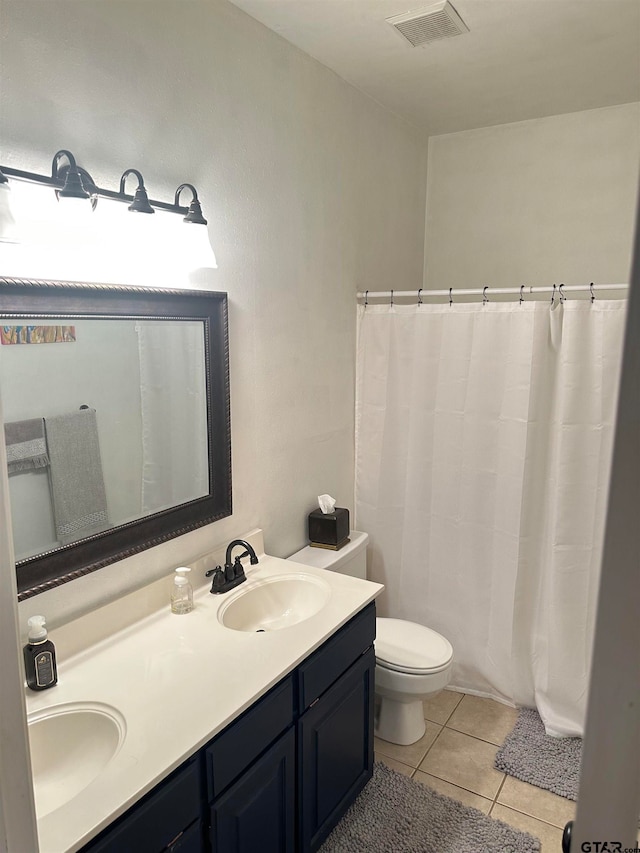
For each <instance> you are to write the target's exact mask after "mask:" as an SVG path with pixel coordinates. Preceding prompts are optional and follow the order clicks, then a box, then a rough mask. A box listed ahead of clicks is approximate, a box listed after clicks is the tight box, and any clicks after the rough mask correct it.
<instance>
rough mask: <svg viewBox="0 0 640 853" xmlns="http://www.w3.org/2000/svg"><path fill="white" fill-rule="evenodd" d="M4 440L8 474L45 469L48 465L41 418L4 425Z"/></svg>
mask: <svg viewBox="0 0 640 853" xmlns="http://www.w3.org/2000/svg"><path fill="white" fill-rule="evenodd" d="M4 440H5V442H6V445H7V463H8V464H7V468H8V469H9V473H10V474H15V473H17V472H18V471H30V470H33V469H34V468H46V466H47V465H48V464H49V456H48V454H47V442H46V440H45V436H44V420H43V419H42V418H32V419H31V420H28V421H14V422H13V423H8V424H5V425H4Z"/></svg>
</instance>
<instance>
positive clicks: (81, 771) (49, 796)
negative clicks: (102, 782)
mask: <svg viewBox="0 0 640 853" xmlns="http://www.w3.org/2000/svg"><path fill="white" fill-rule="evenodd" d="M28 724H29V748H30V752H31V770H32V774H33V789H34V796H35V804H36V816H37V817H38V819H40V818H43V817H44V816H45V815H48V814H50V813H51V812H53V811H55V810H56V809H59V808H60V806H63V805H65V804H66V803H68V802H69V801H70V800H72V799H73V798H74V797H76V796H77V795H78V794H79V793H80V792H81V791H83V790H84V789H85V788H86V787H87V785H89V784H90V783H91V782H93V780H94V779H96V777H97V776H98V775H99V774H100V773H101V772H102V770H104V768H105V767H106V766H107V764H108V763H109V762H110V761H111V759H112V758H113V757H114V755H115V754H116V753H117V752H118V750H119V749H120V747H121V745H122V742H123V740H124V736H125V732H126V725H125V721H124V718H123V717H122V715H121V714H120V713H119V712H118V711H116V709H115V708H111V707H110V706H109V705H103V704H101V703H97V702H96V703H80V702H75V703H70V704H67V705H57V706H54V707H51V708H45V709H43V710H42V711H36V712H35V713H33V714H30V715H29V718H28Z"/></svg>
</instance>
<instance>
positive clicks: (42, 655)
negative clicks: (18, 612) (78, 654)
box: [24, 616, 58, 690]
mask: <svg viewBox="0 0 640 853" xmlns="http://www.w3.org/2000/svg"><path fill="white" fill-rule="evenodd" d="M45 624H46V623H45V618H44V616H32V617H31V618H30V619H29V642H28V643H27V645H26V646H25V647H24V668H25V674H26V676H27V687H29V688H30V689H31V690H46V689H47V688H48V687H53V685H54V684H56V683H57V681H58V668H57V665H56V647H55V646H54V645H53V643H52V642H51V640H48V639H47V629H46V627H45Z"/></svg>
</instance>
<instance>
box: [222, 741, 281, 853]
mask: <svg viewBox="0 0 640 853" xmlns="http://www.w3.org/2000/svg"><path fill="white" fill-rule="evenodd" d="M294 832H295V729H293V728H291V729H289V731H288V732H286V733H285V734H284V735H282V737H281V738H280V739H279V740H277V741H276V743H275V744H274V745H273V746H272V747H271V748H270V749H268V750H267V752H266V753H265V754H264V755H263V756H262V758H260V759H258V761H256V763H255V764H254V765H252V767H250V768H249V770H247V771H246V772H245V773H243V774H242V776H241V777H240V778H239V779H238V781H237V782H235V783H234V784H233V785H232V786H231V787H230V788H229V789H228V790H227V792H226V793H224V794H223V795H222V796H221V797H218V799H217V800H215V801H214V803H213V805H212V806H211V847H212V850H213V852H214V853H257V851H260V853H293V849H294Z"/></svg>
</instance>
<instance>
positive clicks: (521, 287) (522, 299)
mask: <svg viewBox="0 0 640 853" xmlns="http://www.w3.org/2000/svg"><path fill="white" fill-rule="evenodd" d="M523 290H524V284H521V285H520V305H522V303H523V302H524V296H523V295H522V291H523Z"/></svg>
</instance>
